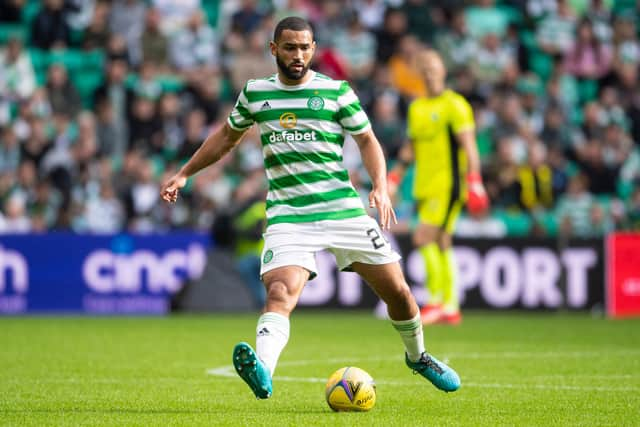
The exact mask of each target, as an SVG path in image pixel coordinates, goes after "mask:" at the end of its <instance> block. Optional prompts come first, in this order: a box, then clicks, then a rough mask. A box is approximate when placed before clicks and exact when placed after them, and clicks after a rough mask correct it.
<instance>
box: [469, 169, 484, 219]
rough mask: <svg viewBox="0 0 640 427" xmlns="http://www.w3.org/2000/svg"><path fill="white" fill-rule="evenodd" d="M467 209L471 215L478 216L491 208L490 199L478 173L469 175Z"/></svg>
mask: <svg viewBox="0 0 640 427" xmlns="http://www.w3.org/2000/svg"><path fill="white" fill-rule="evenodd" d="M467 191H468V196H467V209H468V210H469V213H472V214H478V213H482V212H484V211H485V210H486V209H487V208H488V207H489V197H487V192H486V191H485V189H484V185H482V176H480V174H479V173H478V172H471V173H469V174H468V175H467Z"/></svg>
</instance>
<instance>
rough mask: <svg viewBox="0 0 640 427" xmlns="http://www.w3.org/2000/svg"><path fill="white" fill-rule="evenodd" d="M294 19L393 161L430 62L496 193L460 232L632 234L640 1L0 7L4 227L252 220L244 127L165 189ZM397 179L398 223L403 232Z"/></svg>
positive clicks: (7, 2) (74, 1) (251, 168)
mask: <svg viewBox="0 0 640 427" xmlns="http://www.w3.org/2000/svg"><path fill="white" fill-rule="evenodd" d="M290 15H297V16H302V17H305V18H307V19H309V20H310V22H312V24H313V26H314V30H315V37H316V40H317V43H318V48H317V52H316V57H315V64H314V69H316V70H318V71H320V72H322V73H324V74H327V75H329V76H331V77H334V78H337V79H346V80H349V81H350V82H351V84H352V86H353V87H354V89H355V90H356V92H357V93H358V95H359V96H360V99H361V102H362V104H363V106H364V107H365V108H366V110H367V112H368V113H369V116H370V119H371V121H372V124H373V128H374V131H375V132H376V134H377V136H378V138H379V139H380V141H381V143H382V145H383V147H384V149H385V152H386V154H387V158H388V161H389V163H390V164H393V162H394V159H395V156H396V155H397V152H398V149H399V147H400V146H401V145H402V144H403V143H404V141H405V115H406V108H407V105H408V103H409V102H411V100H412V99H413V98H415V97H417V96H421V95H425V88H424V85H423V83H422V81H421V79H420V78H419V76H418V74H417V73H416V71H415V68H414V64H413V60H414V57H415V53H416V52H417V51H418V50H419V49H420V48H421V47H422V46H425V45H426V46H432V47H434V48H436V49H437V50H438V51H439V52H440V53H441V54H442V55H443V58H444V60H445V63H446V66H447V68H448V73H449V74H448V80H449V85H450V87H451V88H453V89H454V90H457V91H458V92H460V93H462V94H463V95H464V96H465V97H466V98H467V99H468V100H469V101H470V102H471V103H472V105H473V107H474V112H475V115H476V123H477V134H478V144H479V149H480V152H481V156H482V163H483V177H484V180H485V184H486V187H487V190H488V192H489V194H490V198H491V203H492V205H491V209H490V210H489V211H488V212H485V213H483V214H479V215H476V216H469V215H463V217H462V218H461V220H460V223H459V227H458V235H460V236H493V237H500V236H505V235H526V234H536V235H558V234H561V235H568V236H585V237H587V236H600V235H603V234H605V233H607V232H609V231H612V230H614V229H626V230H631V229H635V230H640V87H639V85H640V83H639V76H638V72H639V66H640V39H639V37H638V35H639V28H640V27H639V26H638V25H637V23H638V19H639V18H640V2H637V1H636V0H618V1H615V2H614V1H613V0H609V1H608V0H511V1H508V0H503V1H497V0H475V1H464V0H386V1H385V0H324V1H320V0H272V1H268V0H261V1H259V0H229V1H221V0H146V1H143V0H111V1H106V0H43V1H42V2H40V1H33V0H0V207H1V210H0V232H2V233H21V232H41V231H46V230H72V231H75V232H92V233H110V232H118V231H122V230H130V231H135V232H150V231H164V230H169V229H176V228H189V229H201V230H210V229H211V228H212V226H213V225H214V223H215V221H216V219H217V218H220V217H223V216H224V217H225V218H229V217H231V218H234V217H239V216H240V214H241V213H242V212H247V209H248V208H250V207H253V209H254V211H256V210H255V207H256V206H257V205H256V203H259V201H260V200H262V199H263V198H264V196H265V194H266V180H265V178H264V173H263V165H262V154H261V144H260V138H259V135H258V133H257V129H256V128H255V127H254V128H253V129H252V130H251V131H250V132H249V133H248V134H247V135H246V137H245V139H244V141H243V143H242V144H240V145H239V146H238V147H237V148H236V149H235V150H234V151H233V152H232V154H230V155H228V156H227V157H225V158H224V159H223V160H222V161H220V162H218V163H217V164H215V165H213V166H212V167H209V168H208V169H206V170H204V171H203V172H201V173H200V174H198V175H197V176H196V177H194V178H193V179H192V180H190V182H189V184H188V187H187V188H186V189H185V191H184V192H183V193H182V195H181V197H180V198H179V199H178V202H177V203H176V204H174V205H168V204H165V203H162V202H161V200H160V198H159V185H160V182H161V181H162V180H164V179H165V178H166V177H167V175H168V174H171V173H173V172H175V170H176V169H177V168H178V167H180V165H181V164H183V163H184V162H185V161H186V160H187V159H188V158H189V157H190V156H191V155H192V154H193V153H194V152H195V151H196V150H197V149H198V147H199V145H200V143H201V142H202V141H203V140H204V138H205V137H206V135H207V134H208V133H209V132H211V131H212V130H213V129H215V128H216V127H218V126H220V125H221V124H222V123H224V121H225V120H226V116H227V114H228V112H229V111H230V108H231V107H232V105H233V103H234V102H235V98H236V96H237V93H238V92H239V91H240V90H241V89H242V87H243V85H244V83H245V82H246V80H247V79H249V78H254V77H263V76H266V75H270V74H272V73H274V72H275V64H274V61H273V58H272V57H271V56H270V54H269V51H268V42H269V40H270V38H271V35H272V33H273V28H274V26H275V24H276V23H277V22H278V21H279V20H280V19H281V18H283V17H286V16H290ZM345 149H346V151H347V153H346V154H345V159H346V161H347V163H348V169H349V170H350V171H352V179H353V181H354V183H355V184H356V186H357V187H358V188H359V189H360V190H361V191H362V194H363V197H366V193H367V191H368V189H369V182H368V179H367V176H366V173H365V171H364V170H363V168H362V167H361V165H360V162H359V159H358V153H357V149H356V148H355V147H354V145H353V143H352V142H351V141H348V142H347V143H346V147H345ZM410 179H411V174H409V176H408V177H407V179H406V180H405V183H404V184H403V187H402V188H403V189H404V191H403V192H401V194H400V197H399V199H398V200H397V201H396V207H397V210H398V214H399V217H400V219H401V224H400V225H399V226H398V229H397V230H402V229H403V228H406V227H411V221H412V217H413V208H412V202H411V189H410V187H411V183H410ZM251 218H252V220H251V222H252V223H259V222H260V219H261V215H253V214H252V215H251ZM246 228H248V229H251V228H252V225H251V224H249V225H248V226H247V227H246ZM254 234H255V233H254ZM257 236H258V237H259V233H258V234H257Z"/></svg>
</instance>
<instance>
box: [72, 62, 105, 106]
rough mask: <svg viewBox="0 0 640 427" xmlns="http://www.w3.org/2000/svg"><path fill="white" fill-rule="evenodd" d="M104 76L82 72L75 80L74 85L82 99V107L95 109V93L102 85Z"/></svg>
mask: <svg viewBox="0 0 640 427" xmlns="http://www.w3.org/2000/svg"><path fill="white" fill-rule="evenodd" d="M103 81H104V76H103V74H102V72H94V71H91V72H87V71H84V72H81V73H78V74H77V76H76V77H75V78H74V80H73V84H74V85H75V87H76V89H78V93H79V94H80V97H81V98H82V106H83V107H85V108H91V107H93V92H95V90H96V89H97V88H98V86H100V85H101V84H102V82H103Z"/></svg>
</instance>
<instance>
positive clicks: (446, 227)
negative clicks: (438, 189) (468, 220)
mask: <svg viewBox="0 0 640 427" xmlns="http://www.w3.org/2000/svg"><path fill="white" fill-rule="evenodd" d="M463 205H464V201H463V200H462V199H459V198H456V199H454V200H453V201H452V202H451V205H450V207H449V209H448V211H447V216H446V218H445V221H444V224H443V225H442V230H443V231H444V232H445V233H446V234H448V235H449V246H451V235H453V232H454V230H455V227H456V222H457V221H458V218H459V217H460V212H461V211H462V206H463ZM443 243H444V242H443Z"/></svg>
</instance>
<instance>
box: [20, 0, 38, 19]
mask: <svg viewBox="0 0 640 427" xmlns="http://www.w3.org/2000/svg"><path fill="white" fill-rule="evenodd" d="M40 7H41V5H40V1H38V0H29V1H28V2H27V4H25V5H24V7H23V8H22V22H23V23H24V24H27V25H31V22H32V21H33V20H34V19H35V17H36V15H37V14H38V12H40Z"/></svg>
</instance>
